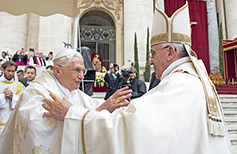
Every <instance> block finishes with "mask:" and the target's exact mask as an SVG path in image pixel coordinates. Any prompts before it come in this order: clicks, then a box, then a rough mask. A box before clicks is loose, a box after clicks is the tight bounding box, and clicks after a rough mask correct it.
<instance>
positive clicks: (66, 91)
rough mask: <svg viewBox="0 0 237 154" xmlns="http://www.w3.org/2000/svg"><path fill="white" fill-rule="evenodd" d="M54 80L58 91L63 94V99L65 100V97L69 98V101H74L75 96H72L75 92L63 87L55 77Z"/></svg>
mask: <svg viewBox="0 0 237 154" xmlns="http://www.w3.org/2000/svg"><path fill="white" fill-rule="evenodd" d="M54 80H55V82H56V85H57V86H58V89H59V91H60V94H61V96H62V98H64V97H65V96H68V99H72V98H73V96H72V92H73V91H69V90H68V89H67V88H66V87H64V86H63V85H61V84H60V83H59V81H58V80H57V78H55V77H54Z"/></svg>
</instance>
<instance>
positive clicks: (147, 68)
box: [144, 27, 151, 82]
mask: <svg viewBox="0 0 237 154" xmlns="http://www.w3.org/2000/svg"><path fill="white" fill-rule="evenodd" d="M149 46H150V44H149V27H147V40H146V66H145V72H144V80H145V82H149V81H150V75H151V69H150V65H149V60H150V59H149Z"/></svg>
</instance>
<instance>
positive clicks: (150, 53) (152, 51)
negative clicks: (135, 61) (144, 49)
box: [149, 45, 170, 59]
mask: <svg viewBox="0 0 237 154" xmlns="http://www.w3.org/2000/svg"><path fill="white" fill-rule="evenodd" d="M168 47H170V46H169V45H168V46H165V47H163V48H159V49H155V50H152V49H151V51H150V52H149V57H150V58H151V59H153V58H154V55H152V53H154V52H156V51H158V50H162V49H166V48H168Z"/></svg>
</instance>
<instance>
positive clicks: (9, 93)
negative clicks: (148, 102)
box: [3, 88, 13, 99]
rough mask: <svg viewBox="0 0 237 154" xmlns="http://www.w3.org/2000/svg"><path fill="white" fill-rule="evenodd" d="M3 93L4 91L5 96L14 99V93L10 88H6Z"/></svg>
mask: <svg viewBox="0 0 237 154" xmlns="http://www.w3.org/2000/svg"><path fill="white" fill-rule="evenodd" d="M3 93H4V95H5V98H9V99H12V97H13V93H12V91H11V90H9V89H8V88H6V89H5V90H4V92H3Z"/></svg>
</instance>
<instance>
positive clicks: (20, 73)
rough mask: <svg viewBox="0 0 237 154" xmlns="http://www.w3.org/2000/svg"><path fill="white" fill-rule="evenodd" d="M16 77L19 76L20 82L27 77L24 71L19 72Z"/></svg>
mask: <svg viewBox="0 0 237 154" xmlns="http://www.w3.org/2000/svg"><path fill="white" fill-rule="evenodd" d="M16 75H17V78H18V81H19V80H21V79H23V78H24V77H25V72H24V71H23V70H18V71H17V72H16Z"/></svg>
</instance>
